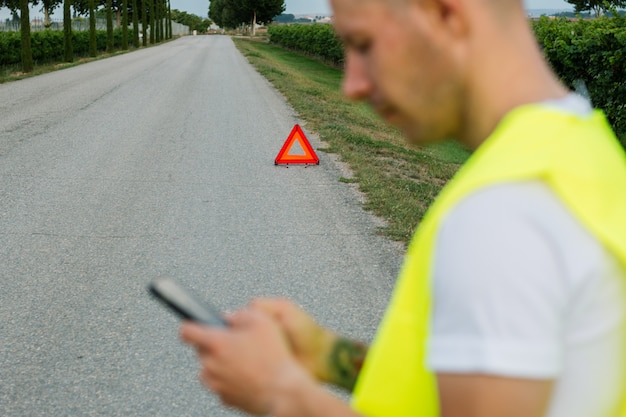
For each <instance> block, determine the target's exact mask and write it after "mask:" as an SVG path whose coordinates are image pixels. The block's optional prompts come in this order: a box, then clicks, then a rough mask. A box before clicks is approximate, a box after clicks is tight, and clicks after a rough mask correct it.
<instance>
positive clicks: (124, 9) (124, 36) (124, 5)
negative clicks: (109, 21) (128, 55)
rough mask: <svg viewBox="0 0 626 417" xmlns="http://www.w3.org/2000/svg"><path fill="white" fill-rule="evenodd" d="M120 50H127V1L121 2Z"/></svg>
mask: <svg viewBox="0 0 626 417" xmlns="http://www.w3.org/2000/svg"><path fill="white" fill-rule="evenodd" d="M120 13H121V14H122V50H124V51H127V50H128V0H123V1H122V10H120Z"/></svg>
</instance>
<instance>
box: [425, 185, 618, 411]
mask: <svg viewBox="0 0 626 417" xmlns="http://www.w3.org/2000/svg"><path fill="white" fill-rule="evenodd" d="M625 219H626V213H625ZM433 285H434V308H433V318H432V336H431V340H430V345H429V355H428V365H429V367H430V368H431V369H433V371H435V372H447V373H481V374H492V375H499V376H509V377H515V378H533V379H553V380H555V382H556V384H555V391H554V394H553V397H552V401H551V404H550V408H549V411H548V414H547V416H548V417H597V416H602V417H604V416H611V415H613V414H611V412H613V413H616V408H617V407H618V406H619V402H620V400H621V398H622V395H623V393H624V389H625V387H626V337H625V334H624V329H625V328H626V276H625V273H624V271H623V270H622V269H621V268H620V265H619V264H618V262H617V261H616V259H614V257H612V256H611V254H609V253H608V252H607V251H606V249H605V248H604V247H602V246H601V245H600V244H599V243H598V241H597V240H596V239H595V238H594V237H593V236H592V235H591V234H590V233H589V232H588V231H587V230H586V229H585V228H584V227H583V226H582V225H581V224H580V223H579V222H578V221H577V219H575V218H574V216H573V215H572V214H571V213H570V212H569V210H568V209H567V207H566V206H564V205H563V203H562V202H561V201H560V200H559V199H558V198H557V197H556V195H555V194H554V193H553V192H552V191H551V190H550V189H549V188H548V187H547V186H546V185H545V184H543V183H541V182H538V181H537V182H520V183H507V184H500V185H496V186H492V187H489V188H485V189H483V190H480V191H478V192H476V193H474V194H472V195H470V196H469V197H467V198H465V199H464V200H463V201H462V202H461V203H460V204H459V205H457V206H456V207H455V208H454V209H453V210H452V211H451V212H450V213H449V214H448V216H447V217H446V218H445V219H444V222H443V224H442V228H441V230H440V232H439V235H438V237H437V246H436V249H435V264H434V284H433Z"/></svg>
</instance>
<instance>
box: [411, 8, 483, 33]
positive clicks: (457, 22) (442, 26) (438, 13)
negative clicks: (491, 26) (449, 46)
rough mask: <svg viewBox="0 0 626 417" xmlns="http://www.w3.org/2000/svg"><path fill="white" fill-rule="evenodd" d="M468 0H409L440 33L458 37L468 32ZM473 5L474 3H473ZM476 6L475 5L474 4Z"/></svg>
mask: <svg viewBox="0 0 626 417" xmlns="http://www.w3.org/2000/svg"><path fill="white" fill-rule="evenodd" d="M468 3H472V2H468V0H411V7H413V8H416V10H415V12H417V13H421V14H422V15H423V16H424V17H425V18H426V19H427V20H428V22H429V24H430V25H432V29H433V30H435V31H437V32H439V31H441V32H439V33H440V34H447V36H450V37H453V38H458V37H464V36H466V35H467V33H468V32H469V14H468V11H469V8H470V7H472V5H471V4H468ZM474 6H475V5H474ZM475 7H476V6H475Z"/></svg>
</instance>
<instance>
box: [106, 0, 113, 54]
mask: <svg viewBox="0 0 626 417" xmlns="http://www.w3.org/2000/svg"><path fill="white" fill-rule="evenodd" d="M106 14H107V52H108V53H112V52H113V6H112V3H111V0H106Z"/></svg>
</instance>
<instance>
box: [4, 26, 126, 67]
mask: <svg viewBox="0 0 626 417" xmlns="http://www.w3.org/2000/svg"><path fill="white" fill-rule="evenodd" d="M128 36H129V39H132V36H133V31H132V30H129V35H128ZM106 38H107V33H106V31H105V30H100V31H97V32H96V49H97V50H98V51H99V52H104V51H106ZM63 42H64V40H63V32H62V31H57V30H45V31H42V32H32V33H31V45H32V51H33V60H34V61H35V62H36V63H38V64H43V63H50V62H55V61H63V57H64V55H65V47H64V43H63ZM72 44H73V47H74V54H75V55H76V56H77V57H83V56H89V31H81V32H78V31H74V32H72ZM113 44H114V47H115V48H121V46H122V29H115V30H114V31H113ZM21 48H22V42H21V38H20V33H19V32H0V66H3V65H16V64H19V63H20V62H21V61H22V49H21Z"/></svg>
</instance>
